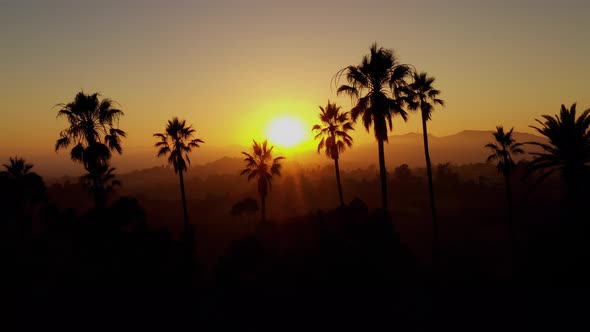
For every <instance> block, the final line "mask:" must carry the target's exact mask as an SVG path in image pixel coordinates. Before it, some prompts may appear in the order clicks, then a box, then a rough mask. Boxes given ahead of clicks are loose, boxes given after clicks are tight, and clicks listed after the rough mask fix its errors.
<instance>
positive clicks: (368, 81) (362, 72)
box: [335, 43, 410, 213]
mask: <svg viewBox="0 0 590 332" xmlns="http://www.w3.org/2000/svg"><path fill="white" fill-rule="evenodd" d="M409 75H410V67H409V66H408V65H404V64H400V63H399V62H398V60H397V58H396V56H395V55H394V53H393V51H392V50H388V49H384V48H382V47H378V46H377V44H376V43H375V44H373V45H372V46H371V49H370V54H369V55H365V56H364V57H363V59H362V62H361V64H359V65H352V66H348V67H346V68H344V69H342V70H340V71H339V72H338V73H336V75H335V77H336V82H338V81H339V79H340V78H341V77H342V76H345V77H346V80H347V82H348V84H347V85H341V86H340V87H339V88H338V90H337V93H338V94H340V93H345V94H347V95H349V96H350V97H351V99H352V100H353V102H355V103H356V104H355V106H354V107H353V108H352V109H351V110H350V113H351V117H352V120H353V121H354V122H356V120H357V119H358V118H359V116H360V117H362V121H363V125H364V126H365V128H366V129H367V131H369V128H370V127H371V126H373V130H374V132H375V138H376V139H377V145H378V149H379V174H380V179H381V205H382V207H383V211H384V212H385V213H387V200H388V199H387V198H388V197H387V171H386V169H385V151H384V146H383V143H384V142H389V139H388V136H387V133H388V127H387V125H388V124H389V130H393V123H392V118H393V116H394V115H396V114H397V115H400V116H401V117H402V118H403V119H404V121H406V120H407V113H406V111H405V110H404V105H405V101H406V100H405V91H406V89H405V87H406V86H407V83H406V81H405V79H406V78H407V77H408V76H409Z"/></svg>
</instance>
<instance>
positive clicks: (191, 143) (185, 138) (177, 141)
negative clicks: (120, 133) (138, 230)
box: [154, 117, 205, 234]
mask: <svg viewBox="0 0 590 332" xmlns="http://www.w3.org/2000/svg"><path fill="white" fill-rule="evenodd" d="M194 134H195V129H194V128H193V126H192V125H187V124H186V120H179V119H178V118H177V117H174V118H172V120H168V124H167V126H166V131H165V132H164V133H159V134H154V137H157V138H159V139H160V141H159V142H157V143H156V144H155V147H156V148H158V149H159V150H158V157H160V156H166V155H168V154H169V156H168V163H169V164H171V165H172V166H173V167H174V173H177V174H178V177H179V179H180V194H181V196H182V211H183V215H184V230H185V234H188V228H189V223H188V211H187V208H186V195H185V192H184V178H183V174H182V173H183V172H186V171H187V164H188V165H190V163H191V161H190V158H189V156H188V154H189V153H191V152H192V151H193V148H198V147H200V146H199V143H205V142H204V141H203V140H201V139H199V138H195V137H194Z"/></svg>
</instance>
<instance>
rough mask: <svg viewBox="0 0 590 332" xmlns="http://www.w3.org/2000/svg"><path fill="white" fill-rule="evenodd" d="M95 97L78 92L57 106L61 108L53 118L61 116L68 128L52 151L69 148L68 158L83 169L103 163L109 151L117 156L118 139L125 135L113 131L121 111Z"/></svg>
mask: <svg viewBox="0 0 590 332" xmlns="http://www.w3.org/2000/svg"><path fill="white" fill-rule="evenodd" d="M99 96H100V95H99V94H98V93H94V94H91V95H86V94H84V93H83V92H79V93H78V94H77V95H76V97H75V98H74V101H73V102H71V103H68V104H58V105H57V106H59V107H61V109H60V110H59V112H58V114H57V116H58V117H65V118H66V119H67V120H68V122H69V124H70V126H69V127H68V128H66V129H64V130H62V131H61V133H60V138H59V139H58V140H57V142H56V144H55V150H56V151H58V150H60V149H66V148H68V147H69V146H71V145H73V146H74V147H73V148H72V150H71V157H72V159H73V160H75V161H79V162H82V163H83V164H84V166H85V167H86V168H93V167H99V166H100V165H104V164H106V163H107V162H108V160H109V159H110V157H111V151H117V152H118V153H119V154H120V153H121V152H122V148H121V137H125V132H124V131H122V130H121V129H118V128H116V126H117V124H118V123H117V122H118V119H119V117H121V116H122V115H123V112H122V111H121V110H119V109H117V108H114V107H113V105H114V102H113V101H111V100H110V99H108V98H104V99H102V100H99V98H98V97H99Z"/></svg>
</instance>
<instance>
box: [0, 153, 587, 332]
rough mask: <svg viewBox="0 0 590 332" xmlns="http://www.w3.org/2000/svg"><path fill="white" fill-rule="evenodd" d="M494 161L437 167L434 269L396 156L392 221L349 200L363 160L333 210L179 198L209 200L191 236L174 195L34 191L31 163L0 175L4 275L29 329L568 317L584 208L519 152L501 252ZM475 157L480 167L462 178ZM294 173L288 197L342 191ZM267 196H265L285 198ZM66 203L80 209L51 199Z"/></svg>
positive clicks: (408, 324) (500, 198) (415, 189)
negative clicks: (532, 171)
mask: <svg viewBox="0 0 590 332" xmlns="http://www.w3.org/2000/svg"><path fill="white" fill-rule="evenodd" d="M491 167H492V166H485V165H479V166H471V167H467V166H465V167H456V166H450V165H439V166H438V167H436V168H435V172H434V179H435V181H436V183H437V184H438V185H437V195H438V197H439V205H440V211H439V213H440V216H439V222H440V225H441V230H442V231H441V234H440V236H441V239H440V255H439V256H440V263H439V265H438V267H436V269H435V268H433V266H432V264H431V251H430V246H428V245H427V243H428V239H430V233H429V227H428V226H429V225H430V219H429V215H430V211H429V209H428V204H429V202H428V197H424V194H423V193H424V190H426V188H427V178H426V177H425V176H424V174H423V171H420V170H416V169H409V168H407V167H406V166H400V167H398V168H397V169H396V170H395V172H393V174H391V177H390V183H389V185H390V186H391V187H392V188H396V192H397V193H399V194H393V195H392V197H391V200H390V202H389V204H390V205H391V207H392V211H391V214H392V216H391V217H384V216H383V215H382V212H381V210H380V209H378V207H377V206H370V207H368V206H367V205H366V204H365V203H364V202H363V199H360V198H359V197H362V198H364V200H367V199H368V198H370V197H371V195H375V194H378V193H374V190H372V188H374V187H375V186H378V179H377V177H376V176H375V170H374V169H372V170H371V169H367V170H364V171H363V170H358V171H357V172H356V175H357V177H360V179H361V180H359V181H358V182H357V181H353V180H348V182H346V184H347V185H346V187H347V188H355V191H354V192H353V191H351V193H350V195H352V193H354V194H355V196H357V198H354V199H352V200H350V201H349V202H348V203H347V204H346V205H345V206H344V207H340V208H337V209H333V210H329V209H313V210H312V212H309V213H307V214H305V215H302V216H299V217H295V216H293V217H290V218H283V219H280V220H277V219H272V218H271V219H269V220H267V221H266V222H264V223H261V222H260V221H259V218H258V217H257V206H256V205H255V204H253V203H252V201H253V202H256V201H255V200H250V205H248V204H245V203H244V204H242V205H239V206H238V207H237V210H236V208H234V211H233V215H232V213H231V212H232V205H234V204H233V203H235V202H237V201H238V199H236V200H233V199H231V198H228V197H227V196H222V195H219V196H217V197H215V196H210V197H205V198H200V199H199V198H192V199H191V196H190V195H189V200H188V206H189V207H190V208H191V210H194V211H200V210H201V209H202V211H207V213H204V214H200V215H196V216H195V217H194V222H193V223H192V225H193V227H192V229H191V230H190V232H191V233H190V234H191V236H189V237H186V236H184V237H183V235H182V234H183V233H184V232H183V231H182V229H183V228H184V227H183V226H182V223H181V222H179V221H180V220H182V213H180V212H181V211H179V213H178V214H176V215H175V214H171V215H169V216H167V215H163V214H161V213H160V214H158V213H155V212H156V211H168V209H169V207H170V206H175V207H176V206H178V205H179V204H180V202H179V200H178V199H172V200H159V199H155V198H154V197H157V194H158V193H157V192H145V191H144V192H143V196H142V197H141V198H139V199H136V198H130V197H128V196H118V195H114V196H112V197H111V199H110V200H109V202H108V203H107V204H106V207H104V208H98V209H97V208H94V207H93V201H92V199H91V197H89V196H88V195H85V189H84V187H83V186H82V184H69V185H59V186H58V185H53V186H50V187H49V188H48V189H45V186H44V184H43V181H42V179H41V178H40V177H38V176H36V175H35V174H34V173H32V172H30V171H29V172H27V174H24V175H20V176H21V177H22V178H17V177H13V178H9V177H8V176H4V177H2V181H4V182H3V186H2V188H3V190H2V197H1V200H0V202H2V206H1V209H2V211H3V216H4V218H3V222H2V231H1V234H2V235H1V236H2V239H1V243H2V250H1V252H2V256H3V257H2V262H3V279H4V280H3V285H4V286H5V288H6V290H7V294H9V293H11V292H12V295H13V297H10V298H11V299H12V301H14V302H12V303H13V306H12V308H13V309H22V310H24V311H20V310H19V311H20V312H21V313H22V312H28V311H29V310H30V311H33V312H35V314H36V315H38V317H40V318H41V317H42V319H43V320H41V321H36V320H30V321H25V322H26V323H27V324H28V323H30V324H38V323H39V322H45V321H46V322H49V323H50V322H53V323H57V322H59V323H60V324H62V323H63V319H64V318H65V317H64V315H65V316H67V317H68V318H67V321H68V322H71V323H72V324H74V326H76V325H75V324H89V323H88V322H89V321H95V322H96V324H98V325H100V324H107V326H108V324H111V323H113V322H114V321H118V320H119V319H122V320H123V321H126V322H127V323H129V324H142V325H146V326H149V325H152V324H161V325H160V326H162V327H170V326H171V324H172V325H175V324H181V323H182V324H189V326H195V327H197V326H205V325H206V326H218V327H228V328H230V327H231V328H240V327H245V326H249V327H252V326H266V327H269V328H272V329H275V328H276V329H289V328H293V327H295V326H301V327H305V328H312V329H315V327H317V328H318V329H319V328H320V326H324V327H325V328H337V327H358V328H361V329H376V328H377V327H398V328H400V329H401V330H410V331H412V330H418V331H420V330H430V329H432V328H436V327H437V326H438V327H442V326H445V327H449V328H451V327H453V328H460V327H461V325H463V328H464V329H465V330H470V329H471V328H472V327H474V326H477V330H496V329H502V330H506V329H508V330H511V329H514V330H519V329H520V328H518V327H524V326H528V325H529V324H533V325H535V324H537V325H543V324H541V323H540V322H541V321H540V320H539V317H538V315H551V316H549V317H558V316H559V317H563V316H562V315H563V314H564V313H566V312H567V313H571V314H572V315H573V316H574V317H575V316H576V314H575V312H569V310H574V309H573V308H574V307H575V305H574V304H575V303H577V302H575V301H576V299H579V300H581V298H579V297H582V296H583V292H581V291H580V289H583V288H585V287H587V286H588V284H587V282H588V280H589V279H588V277H590V274H589V272H590V271H588V263H587V262H588V254H589V253H590V250H589V249H590V248H589V247H588V241H587V240H586V236H587V234H589V232H588V230H587V227H588V225H587V218H585V217H582V216H580V218H575V217H572V215H571V214H570V213H568V211H567V210H566V209H564V205H563V204H561V203H562V202H563V200H562V199H561V197H564V196H563V192H564V188H563V186H562V184H561V181H559V178H556V177H553V178H550V179H549V180H548V181H545V182H543V183H541V184H539V185H538V187H536V190H534V191H531V190H529V188H530V186H531V185H533V184H534V183H535V182H536V181H535V179H529V178H527V179H524V180H523V176H524V175H525V173H526V172H525V170H526V168H527V163H520V164H519V165H518V167H517V168H516V169H515V171H514V174H513V176H512V177H511V178H512V179H513V183H512V185H513V194H514V197H516V198H517V199H516V200H515V202H517V203H515V204H514V209H513V215H514V218H513V220H514V231H515V233H516V235H515V239H516V248H515V250H514V254H515V255H514V256H513V254H512V252H511V243H510V235H509V233H508V229H507V224H506V220H505V218H506V213H505V209H504V208H503V207H504V204H505V203H504V200H505V196H504V188H503V186H502V185H501V184H502V178H501V175H498V177H493V176H492V175H491V174H493V173H492V172H491V171H493V168H491ZM478 168H479V169H480V171H482V172H484V173H485V172H487V173H488V174H490V176H489V177H481V178H478V179H477V180H474V179H472V176H470V173H471V172H473V169H478ZM490 168H491V169H490ZM303 173H305V174H308V177H310V178H308V180H309V182H308V184H307V185H300V188H299V189H298V190H299V191H300V195H303V196H307V197H308V199H309V198H311V199H313V198H314V197H321V196H331V197H330V199H328V200H327V201H326V202H325V203H326V204H329V203H328V202H329V201H330V200H331V202H332V204H334V202H338V199H337V195H336V197H334V195H333V190H334V188H333V186H330V187H327V186H325V187H324V188H322V186H323V185H324V182H326V183H331V182H328V179H330V180H331V178H326V179H325V180H324V181H322V177H323V176H325V175H322V173H321V172H319V171H318V172H317V173H314V172H302V174H303ZM363 173H364V174H365V175H366V178H364V177H363V176H362V174H363ZM287 174H289V173H287ZM302 174H299V176H301V175H302ZM325 174H331V170H330V169H328V168H327V169H325ZM418 174H421V175H418ZM344 175H345V176H346V178H349V179H350V178H351V176H350V175H351V174H350V173H348V172H345V173H344ZM347 175H348V176H347ZM171 176H172V175H171ZM288 176H292V177H293V178H297V174H294V175H288ZM369 176H370V178H371V179H372V180H368V179H367V178H369ZM235 177H236V178H238V179H239V175H237V174H236V175H235ZM16 181H20V182H18V183H19V186H20V187H15V184H16V183H17V182H16ZM212 181H213V180H212ZM227 181H228V182H229V183H231V182H232V178H231V177H229V179H227ZM4 184H6V186H5V185H4ZM220 185H221V184H220ZM244 185H247V183H245V184H244ZM215 187H217V185H215ZM222 187H223V186H222ZM16 188H21V189H18V190H17V189H16ZM328 188H329V189H328ZM293 189H294V190H295V189H296V188H293ZM154 190H156V188H154ZM349 190H350V189H349ZM244 193H248V192H247V191H246V192H244ZM273 193H274V194H276V195H275V196H277V197H275V201H273V203H274V204H277V205H280V204H281V203H280V200H281V197H282V195H285V196H284V197H285V199H288V197H290V196H291V193H282V192H280V191H278V190H277V192H273ZM402 193H403V194H402ZM329 194H332V195H329ZM150 197H151V198H150ZM291 197H294V196H291ZM62 199H66V200H68V201H69V202H73V203H74V204H76V205H77V206H78V207H79V208H77V209H76V208H63V207H61V206H60V204H61V203H60V200H62ZM247 202H248V200H246V203H247ZM376 202H379V200H378V199H377V200H376ZM293 203H294V204H297V202H293ZM318 204H322V202H321V201H319V202H318ZM375 205H378V203H376V204H375ZM205 207H209V208H208V209H207V208H205ZM170 210H173V209H171V208H170ZM176 210H178V209H176ZM152 212H154V213H152ZM271 215H272V214H271ZM163 225H168V226H167V227H164V226H163ZM565 289H567V290H565ZM7 298H8V297H7ZM577 308H578V309H579V308H581V307H579V306H578V307H577ZM557 315H558V316H557ZM549 319H550V318H549ZM97 320H98V321H97ZM107 322H109V323H107ZM543 322H545V321H544V320H543ZM554 323H555V324H559V325H555V326H559V327H561V326H563V325H561V324H570V323H573V321H565V322H564V321H561V320H556V321H554ZM92 324H93V325H94V324H95V323H92ZM315 324H322V325H317V326H316V325H315ZM457 324H459V325H457ZM472 324H473V325H472ZM507 324H511V325H507ZM512 324H516V325H512ZM81 326H85V325H81Z"/></svg>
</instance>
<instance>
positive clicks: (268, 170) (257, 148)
mask: <svg viewBox="0 0 590 332" xmlns="http://www.w3.org/2000/svg"><path fill="white" fill-rule="evenodd" d="M273 148H274V146H271V147H270V148H268V145H267V141H266V140H265V141H264V142H262V144H258V142H256V141H254V143H253V144H252V152H253V153H252V154H250V153H247V152H242V154H243V155H244V156H246V158H245V159H244V161H245V162H246V168H245V169H244V170H243V171H242V172H241V173H240V175H244V174H248V181H250V180H251V179H254V178H257V179H258V194H259V195H260V203H261V204H260V207H261V209H260V211H261V217H260V218H261V222H262V223H264V222H265V221H266V196H267V195H268V191H269V189H271V188H272V176H273V175H278V176H280V175H281V164H280V161H281V160H283V159H285V157H276V158H273V157H272V150H273Z"/></svg>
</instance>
